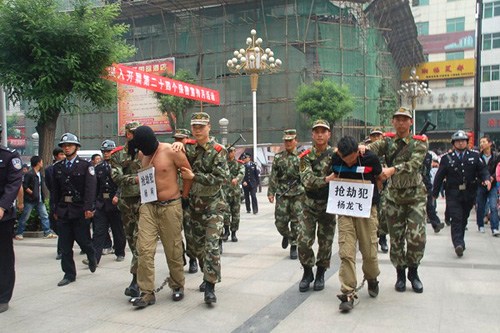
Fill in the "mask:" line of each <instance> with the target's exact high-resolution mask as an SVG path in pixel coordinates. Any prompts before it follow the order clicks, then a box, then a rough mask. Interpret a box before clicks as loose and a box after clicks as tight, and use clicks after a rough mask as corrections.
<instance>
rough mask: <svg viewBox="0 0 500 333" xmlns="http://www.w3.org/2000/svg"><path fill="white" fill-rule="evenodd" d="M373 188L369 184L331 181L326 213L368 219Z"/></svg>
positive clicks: (344, 180)
mask: <svg viewBox="0 0 500 333" xmlns="http://www.w3.org/2000/svg"><path fill="white" fill-rule="evenodd" d="M373 187H374V186H373V184H371V183H364V182H352V181H348V180H346V179H343V180H337V179H336V180H334V181H331V182H330V192H329V195H328V206H327V208H326V212H327V213H329V214H337V215H346V216H353V217H363V218H368V217H370V212H371V207H372V197H373Z"/></svg>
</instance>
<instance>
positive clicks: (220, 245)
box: [219, 238, 224, 254]
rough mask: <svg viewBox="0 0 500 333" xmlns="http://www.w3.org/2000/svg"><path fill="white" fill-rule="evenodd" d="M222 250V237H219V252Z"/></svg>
mask: <svg viewBox="0 0 500 333" xmlns="http://www.w3.org/2000/svg"><path fill="white" fill-rule="evenodd" d="M222 252H224V249H223V248H222V239H221V238H219V253H220V254H222Z"/></svg>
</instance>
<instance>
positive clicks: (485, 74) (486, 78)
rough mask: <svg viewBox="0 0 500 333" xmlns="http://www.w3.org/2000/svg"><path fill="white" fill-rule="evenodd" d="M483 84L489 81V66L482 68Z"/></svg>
mask: <svg viewBox="0 0 500 333" xmlns="http://www.w3.org/2000/svg"><path fill="white" fill-rule="evenodd" d="M482 73H483V80H482V81H483V82H488V81H491V71H490V66H484V67H483V71H482Z"/></svg>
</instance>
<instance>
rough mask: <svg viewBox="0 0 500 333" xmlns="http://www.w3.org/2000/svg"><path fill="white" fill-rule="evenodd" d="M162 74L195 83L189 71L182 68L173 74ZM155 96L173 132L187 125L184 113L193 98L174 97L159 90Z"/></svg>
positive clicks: (189, 106)
mask: <svg viewBox="0 0 500 333" xmlns="http://www.w3.org/2000/svg"><path fill="white" fill-rule="evenodd" d="M162 76H165V77H168V78H171V79H174V80H177V81H182V82H186V83H190V84H194V83H195V82H194V78H193V76H192V75H191V73H190V72H189V71H187V70H184V69H181V70H180V71H178V72H177V73H176V74H175V75H174V76H172V75H169V74H167V73H163V74H162ZM155 97H156V99H157V100H158V106H159V108H160V112H161V113H162V114H164V115H165V116H166V117H167V118H168V121H169V123H170V126H172V130H173V131H174V132H175V129H176V128H188V127H189V123H188V122H187V119H186V114H187V111H188V109H189V108H192V107H193V105H194V103H195V101H194V100H192V99H187V98H182V97H176V96H173V95H165V94H162V93H159V92H155Z"/></svg>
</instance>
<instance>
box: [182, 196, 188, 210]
mask: <svg viewBox="0 0 500 333" xmlns="http://www.w3.org/2000/svg"><path fill="white" fill-rule="evenodd" d="M181 201H182V209H188V208H189V198H181Z"/></svg>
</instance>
